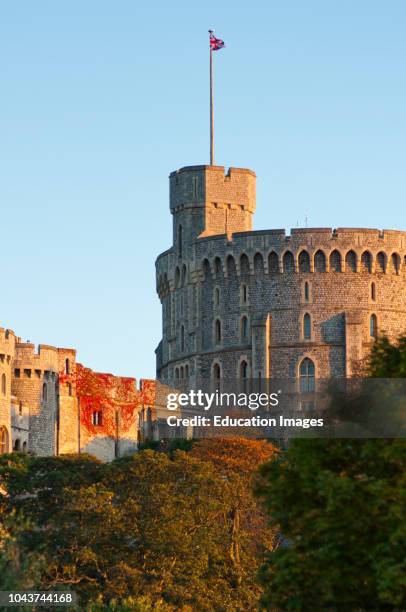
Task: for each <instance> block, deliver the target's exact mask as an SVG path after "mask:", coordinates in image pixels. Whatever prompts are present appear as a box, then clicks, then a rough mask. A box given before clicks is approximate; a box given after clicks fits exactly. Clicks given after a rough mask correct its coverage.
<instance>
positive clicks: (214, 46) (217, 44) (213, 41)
mask: <svg viewBox="0 0 406 612" xmlns="http://www.w3.org/2000/svg"><path fill="white" fill-rule="evenodd" d="M223 47H225V44H224V41H223V40H221V38H216V37H215V36H214V34H213V32H210V49H211V50H212V51H218V50H219V49H222V48H223Z"/></svg>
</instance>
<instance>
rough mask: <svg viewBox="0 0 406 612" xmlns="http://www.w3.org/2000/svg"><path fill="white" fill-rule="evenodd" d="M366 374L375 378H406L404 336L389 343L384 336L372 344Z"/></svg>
mask: <svg viewBox="0 0 406 612" xmlns="http://www.w3.org/2000/svg"><path fill="white" fill-rule="evenodd" d="M368 374H369V376H374V377H376V378H406V336H401V337H400V338H399V339H398V341H397V342H395V343H391V342H390V341H389V340H388V338H386V337H385V336H383V337H381V338H378V340H377V341H376V342H374V345H373V348H372V351H371V356H370V359H369V362H368Z"/></svg>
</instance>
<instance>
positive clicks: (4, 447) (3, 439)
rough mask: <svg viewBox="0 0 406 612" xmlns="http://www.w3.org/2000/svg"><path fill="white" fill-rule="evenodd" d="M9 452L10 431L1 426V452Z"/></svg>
mask: <svg viewBox="0 0 406 612" xmlns="http://www.w3.org/2000/svg"><path fill="white" fill-rule="evenodd" d="M3 453H8V431H7V429H6V428H5V427H0V454H3Z"/></svg>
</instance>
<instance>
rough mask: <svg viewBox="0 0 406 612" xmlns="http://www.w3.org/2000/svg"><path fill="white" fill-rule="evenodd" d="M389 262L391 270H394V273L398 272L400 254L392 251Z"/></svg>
mask: <svg viewBox="0 0 406 612" xmlns="http://www.w3.org/2000/svg"><path fill="white" fill-rule="evenodd" d="M391 262H392V270H393V272H395V273H396V274H399V270H400V255H398V254H397V253H392V257H391Z"/></svg>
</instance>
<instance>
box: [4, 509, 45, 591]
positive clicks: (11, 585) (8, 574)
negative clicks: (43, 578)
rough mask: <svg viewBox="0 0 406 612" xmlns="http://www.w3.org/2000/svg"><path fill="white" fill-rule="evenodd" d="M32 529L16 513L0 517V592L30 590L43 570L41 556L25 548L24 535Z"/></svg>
mask: <svg viewBox="0 0 406 612" xmlns="http://www.w3.org/2000/svg"><path fill="white" fill-rule="evenodd" d="M29 528H30V525H29V523H28V521H27V520H24V519H23V518H22V517H21V516H19V515H17V514H16V512H12V513H11V514H8V515H6V514H4V513H2V514H1V516H0V591H16V590H24V589H30V588H32V587H34V586H35V584H36V582H37V581H38V580H39V577H40V573H41V570H42V569H43V560H42V558H41V556H40V555H39V554H38V553H36V552H32V551H30V550H29V549H27V548H26V547H25V546H24V539H23V535H24V533H25V532H26V531H27V530H28V529H29Z"/></svg>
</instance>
